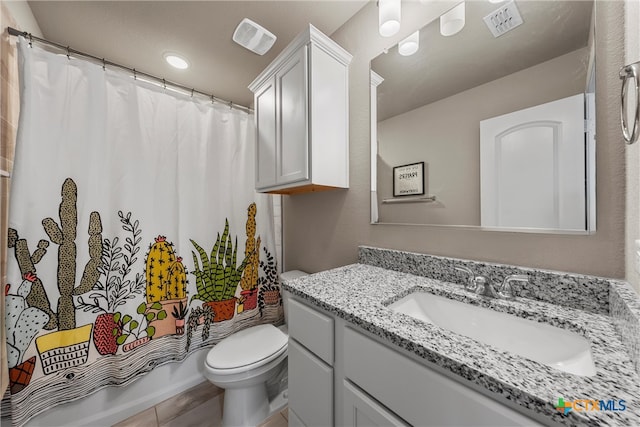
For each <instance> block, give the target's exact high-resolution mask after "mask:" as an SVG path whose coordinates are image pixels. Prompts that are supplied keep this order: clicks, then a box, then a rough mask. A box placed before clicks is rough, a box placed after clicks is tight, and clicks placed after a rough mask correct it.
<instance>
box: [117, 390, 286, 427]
mask: <svg viewBox="0 0 640 427" xmlns="http://www.w3.org/2000/svg"><path fill="white" fill-rule="evenodd" d="M223 398H224V390H223V389H221V388H218V387H216V386H214V385H213V384H211V383H209V382H204V383H202V384H199V385H197V386H195V387H193V388H191V389H189V390H187V391H185V392H183V393H180V394H179V395H177V396H174V397H171V398H169V399H167V400H165V401H163V402H160V403H158V404H157V405H156V406H154V407H152V408H149V409H147V410H145V411H142V412H140V413H138V414H136V415H134V416H132V417H130V418H127V419H126V420H124V421H122V422H119V423H118V424H116V425H115V426H113V427H218V426H220V425H221V421H222V402H223ZM287 414H288V412H287V409H286V408H285V409H284V410H283V411H282V412H280V413H277V414H275V415H273V416H272V417H271V418H269V419H267V420H266V421H265V422H264V423H262V424H261V425H260V426H259V427H287V425H288V423H289V422H288V421H287Z"/></svg>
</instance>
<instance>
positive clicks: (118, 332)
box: [113, 302, 167, 345]
mask: <svg viewBox="0 0 640 427" xmlns="http://www.w3.org/2000/svg"><path fill="white" fill-rule="evenodd" d="M153 310H156V311H153ZM136 313H137V314H138V316H139V318H138V319H139V320H135V319H134V318H133V316H130V315H128V314H125V315H124V316H123V315H122V313H120V312H119V311H118V312H116V313H115V314H114V315H113V321H114V322H115V323H116V324H117V325H118V326H119V328H113V336H114V337H116V343H117V344H118V345H122V344H124V343H125V342H127V340H128V339H129V337H133V338H134V339H139V338H144V337H149V338H153V336H154V335H155V333H156V328H154V327H153V326H151V325H150V323H151V322H153V321H154V320H156V319H157V320H162V319H165V318H166V317H167V312H166V311H164V310H162V305H161V304H160V303H159V302H155V303H153V304H152V305H151V307H150V309H147V304H145V303H144V302H142V303H140V305H139V306H138V308H137V309H136Z"/></svg>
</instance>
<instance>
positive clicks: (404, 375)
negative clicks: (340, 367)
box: [344, 327, 539, 426]
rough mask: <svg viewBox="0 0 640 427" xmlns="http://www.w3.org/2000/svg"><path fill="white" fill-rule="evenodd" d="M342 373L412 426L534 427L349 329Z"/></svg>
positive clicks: (491, 401) (521, 418)
mask: <svg viewBox="0 0 640 427" xmlns="http://www.w3.org/2000/svg"><path fill="white" fill-rule="evenodd" d="M344 372H345V377H347V378H348V379H349V380H351V381H352V382H353V383H355V384H357V385H358V386H359V387H360V388H362V389H363V390H366V392H367V393H368V394H369V395H371V396H372V397H373V398H375V399H376V400H378V401H379V402H380V403H381V404H382V405H384V406H385V407H387V408H389V409H390V410H391V411H393V412H394V413H395V414H397V415H398V416H399V417H401V418H402V419H403V420H406V421H407V422H408V423H410V424H412V425H420V426H496V425H509V426H524V425H526V426H531V425H539V424H537V423H536V422H535V421H533V420H532V419H530V418H528V417H526V416H524V415H522V414H520V413H519V412H516V411H515V410H512V409H511V408H508V407H507V406H505V405H502V404H500V403H499V402H497V401H495V400H493V399H491V398H489V397H487V396H485V395H483V394H481V393H479V392H477V391H475V390H472V389H471V388H469V387H466V386H464V385H462V384H460V383H458V382H457V381H455V380H453V379H450V378H448V377H446V376H444V375H442V374H440V373H439V372H436V371H435V370H433V369H430V368H428V367H426V366H424V365H422V364H420V363H418V362H416V361H414V360H412V359H410V358H408V357H406V356H404V355H402V354H401V353H399V352H397V351H395V350H393V349H391V348H390V347H387V346H386V345H383V344H380V343H379V342H377V341H375V340H373V339H371V338H369V337H367V336H365V335H363V334H361V333H359V332H356V331H355V330H353V329H352V328H349V327H346V328H345V331H344ZM461 408H463V409H461Z"/></svg>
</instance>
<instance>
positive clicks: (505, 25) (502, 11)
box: [484, 1, 523, 37]
mask: <svg viewBox="0 0 640 427" xmlns="http://www.w3.org/2000/svg"><path fill="white" fill-rule="evenodd" d="M522 22H523V21H522V16H520V12H519V11H518V7H517V6H516V3H515V2H514V1H510V2H509V3H507V4H505V5H504V6H500V7H499V8H498V9H496V10H494V11H493V12H491V13H490V14H488V15H487V16H485V17H484V23H485V24H487V27H489V30H490V31H491V34H493V37H499V36H501V35H503V34H504V33H506V32H509V31H511V30H513V29H514V28H516V27H517V26H519V25H521V24H522Z"/></svg>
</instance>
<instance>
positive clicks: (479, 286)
mask: <svg viewBox="0 0 640 427" xmlns="http://www.w3.org/2000/svg"><path fill="white" fill-rule="evenodd" d="M456 270H458V271H462V272H463V273H467V274H468V275H469V280H468V281H467V283H466V284H465V285H464V288H465V289H466V290H467V291H469V292H474V293H475V294H477V295H482V296H485V297H488V298H499V299H514V298H515V296H514V295H513V289H512V287H511V282H528V281H529V276H527V275H525V274H512V275H509V276H507V277H505V278H504V280H503V281H502V284H501V285H500V286H499V287H498V290H496V288H495V287H494V285H493V284H492V283H491V280H489V278H487V277H486V276H479V275H476V274H475V273H474V272H473V271H471V270H470V269H469V268H467V267H456Z"/></svg>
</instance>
